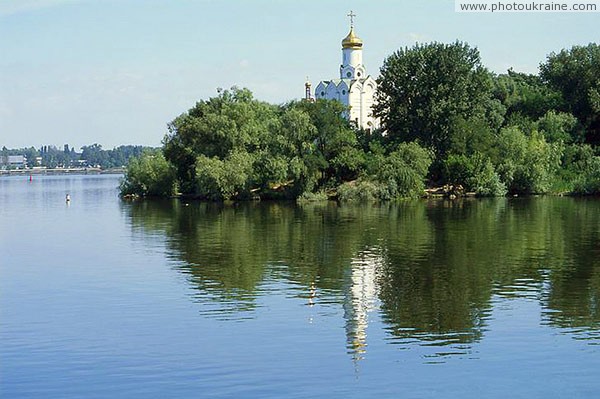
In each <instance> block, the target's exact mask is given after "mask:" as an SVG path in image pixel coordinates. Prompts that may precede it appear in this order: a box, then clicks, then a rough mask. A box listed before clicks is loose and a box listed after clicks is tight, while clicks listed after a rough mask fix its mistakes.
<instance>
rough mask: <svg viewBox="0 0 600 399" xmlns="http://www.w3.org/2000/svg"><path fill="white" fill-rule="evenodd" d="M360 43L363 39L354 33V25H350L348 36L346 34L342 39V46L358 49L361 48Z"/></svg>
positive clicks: (361, 43)
mask: <svg viewBox="0 0 600 399" xmlns="http://www.w3.org/2000/svg"><path fill="white" fill-rule="evenodd" d="M362 45H363V41H362V40H361V38H360V37H358V36H356V35H355V34H354V27H351V28H350V33H348V36H346V37H345V38H344V40H342V48H354V49H359V48H362Z"/></svg>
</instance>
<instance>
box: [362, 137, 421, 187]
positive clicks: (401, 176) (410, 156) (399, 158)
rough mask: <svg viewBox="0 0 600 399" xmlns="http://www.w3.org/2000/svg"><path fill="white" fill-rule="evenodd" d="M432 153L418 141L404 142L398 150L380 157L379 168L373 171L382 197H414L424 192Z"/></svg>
mask: <svg viewBox="0 0 600 399" xmlns="http://www.w3.org/2000/svg"><path fill="white" fill-rule="evenodd" d="M431 161H432V155H431V152H430V151H428V150H427V149H425V148H423V147H421V146H420V145H419V144H417V143H416V142H411V143H402V144H400V145H399V146H398V148H397V149H396V151H393V152H392V153H390V154H389V155H388V156H387V157H385V158H383V157H382V158H380V161H379V162H378V165H377V166H378V170H376V171H373V172H374V175H375V179H376V180H377V182H379V183H380V184H381V185H382V187H381V192H380V194H379V197H380V198H382V199H393V198H399V197H414V196H420V195H422V194H423V190H424V189H425V183H424V181H425V177H426V176H427V172H428V171H429V166H431Z"/></svg>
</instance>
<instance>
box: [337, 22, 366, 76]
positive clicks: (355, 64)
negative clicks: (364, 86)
mask: <svg viewBox="0 0 600 399" xmlns="http://www.w3.org/2000/svg"><path fill="white" fill-rule="evenodd" d="M355 16H356V14H354V13H353V12H352V11H350V13H349V14H348V17H350V32H349V33H348V35H347V36H346V37H345V38H344V39H343V40H342V65H340V79H353V80H354V79H360V78H362V77H364V76H365V66H364V65H363V61H362V47H363V41H362V40H361V39H360V38H359V37H358V36H356V34H355V33H354V17H355Z"/></svg>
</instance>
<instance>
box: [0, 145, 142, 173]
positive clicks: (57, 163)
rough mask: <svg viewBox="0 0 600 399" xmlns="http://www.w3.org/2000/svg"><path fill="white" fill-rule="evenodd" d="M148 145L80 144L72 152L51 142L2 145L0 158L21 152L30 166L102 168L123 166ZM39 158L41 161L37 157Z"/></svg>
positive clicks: (66, 146) (140, 153) (71, 149)
mask: <svg viewBox="0 0 600 399" xmlns="http://www.w3.org/2000/svg"><path fill="white" fill-rule="evenodd" d="M145 150H152V148H150V147H144V146H141V145H122V146H119V147H115V148H113V149H112V150H105V149H103V148H102V145H100V144H97V143H94V144H91V145H84V146H83V147H81V151H80V152H77V151H75V148H74V147H69V145H68V144H65V145H64V146H63V148H58V147H56V146H54V145H42V146H40V148H35V147H29V148H15V149H9V148H6V147H3V148H2V149H1V150H0V157H5V156H8V155H23V156H24V157H25V158H26V159H27V166H28V167H30V168H33V167H35V166H42V167H46V168H67V167H77V166H82V167H99V168H102V169H109V168H120V167H125V166H127V164H128V163H129V159H130V158H132V157H139V156H141V155H142V153H143V152H144V151H145ZM40 158H41V160H40Z"/></svg>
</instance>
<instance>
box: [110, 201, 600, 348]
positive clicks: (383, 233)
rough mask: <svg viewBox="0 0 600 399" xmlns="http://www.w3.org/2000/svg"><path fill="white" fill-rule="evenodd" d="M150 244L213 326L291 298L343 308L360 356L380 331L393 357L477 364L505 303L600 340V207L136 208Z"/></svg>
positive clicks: (133, 212)
mask: <svg viewBox="0 0 600 399" xmlns="http://www.w3.org/2000/svg"><path fill="white" fill-rule="evenodd" d="M122 210H123V213H124V215H125V216H126V217H127V218H129V219H130V221H131V225H132V228H133V229H134V230H135V231H136V232H137V233H138V234H140V235H141V236H140V239H141V240H142V242H143V241H144V240H149V239H156V238H157V237H160V238H162V239H164V240H165V241H166V246H167V250H168V254H169V256H170V257H171V258H172V259H173V260H174V261H175V264H177V265H178V266H177V268H178V270H179V271H180V272H181V273H183V274H184V275H185V276H186V277H187V279H188V280H189V282H190V284H191V285H192V286H193V287H195V290H194V292H195V294H194V298H195V300H196V301H199V302H201V303H202V305H203V306H202V308H203V312H204V313H205V314H206V315H212V316H215V317H218V318H222V319H231V318H234V319H239V318H244V317H254V316H253V312H255V311H256V307H257V302H258V301H257V299H258V298H260V297H262V296H267V295H269V294H270V293H272V292H271V291H272V290H277V289H279V290H286V291H289V292H290V293H292V294H293V295H294V296H296V297H299V298H302V300H303V301H304V302H305V303H309V304H315V303H316V304H330V305H334V306H341V308H342V309H343V314H344V318H345V329H346V336H347V347H348V350H349V352H350V353H351V355H352V356H353V358H354V359H355V360H359V359H361V358H362V357H364V356H366V354H367V345H368V338H367V331H368V325H369V320H370V317H372V315H376V316H377V317H378V318H380V319H381V320H382V322H383V323H384V326H385V327H384V328H385V329H386V331H387V332H388V334H389V340H390V342H391V343H394V344H397V345H400V346H402V347H407V348H408V347H410V346H411V345H421V346H433V347H439V349H434V356H445V355H448V354H458V355H467V354H469V353H470V351H471V348H472V344H473V343H474V342H477V341H479V340H481V339H483V337H484V335H485V331H486V324H487V323H488V322H489V320H490V318H491V317H492V310H493V307H494V303H496V302H497V301H499V300H511V299H512V298H522V299H527V300H535V301H538V302H539V304H540V306H541V307H542V312H543V323H545V324H547V325H549V326H552V327H553V328H559V329H560V331H563V332H565V333H569V334H573V336H574V337H576V338H581V339H591V340H593V342H594V343H598V340H599V339H600V337H599V334H598V331H599V327H600V325H599V323H600V314H599V305H600V303H599V302H600V201H598V200H594V199H573V198H530V199H489V200H459V201H407V202H400V203H396V204H384V205H341V206H340V205H337V204H335V203H326V204H311V205H302V206H300V205H296V204H293V203H243V204H232V205H225V204H212V203H197V202H191V203H185V202H184V201H179V200H172V201H143V202H134V203H123V205H122Z"/></svg>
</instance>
